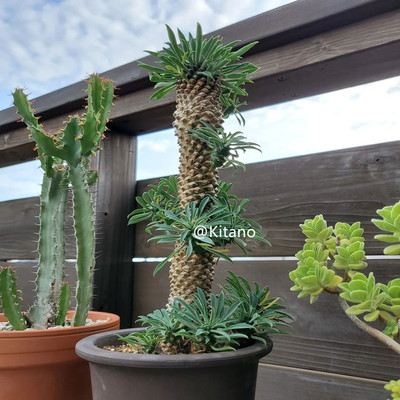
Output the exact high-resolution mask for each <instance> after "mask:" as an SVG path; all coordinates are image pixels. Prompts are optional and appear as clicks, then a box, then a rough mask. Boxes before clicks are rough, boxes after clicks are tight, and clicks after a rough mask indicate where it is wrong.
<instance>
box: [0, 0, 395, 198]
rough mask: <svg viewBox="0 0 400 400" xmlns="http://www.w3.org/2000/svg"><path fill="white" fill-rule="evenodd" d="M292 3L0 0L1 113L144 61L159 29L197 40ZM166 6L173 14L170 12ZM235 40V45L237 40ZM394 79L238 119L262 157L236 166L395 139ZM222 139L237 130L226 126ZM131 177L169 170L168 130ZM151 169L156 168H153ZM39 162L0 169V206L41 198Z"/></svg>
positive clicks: (171, 146) (159, 38)
mask: <svg viewBox="0 0 400 400" xmlns="http://www.w3.org/2000/svg"><path fill="white" fill-rule="evenodd" d="M290 2H291V0H264V1H262V0H241V1H240V2H235V6H234V7H232V6H229V5H228V4H229V2H226V1H224V0H197V1H196V2H188V1H185V0H176V1H173V2H172V1H168V0H150V1H149V0H135V1H130V0H113V1H109V0H97V1H96V2H94V1H87V0H86V1H84V0H57V1H56V0H47V1H45V0H20V1H15V0H1V1H0V37H2V40H1V42H0V54H5V57H3V58H2V62H1V63H0V109H4V108H7V107H9V106H10V105H11V96H10V93H11V91H12V90H13V88H14V87H16V86H20V87H23V88H26V90H27V92H28V93H30V94H31V98H34V97H37V96H39V95H42V94H45V93H48V92H50V91H52V90H55V89H58V88H60V87H63V86H66V85H68V84H71V83H74V82H76V81H79V80H81V79H83V78H85V77H86V76H87V75H88V74H89V73H91V72H103V71H106V70H108V69H111V68H114V67H117V66H119V65H122V64H125V63H128V62H130V61H133V60H135V59H138V58H141V57H143V56H144V55H145V54H144V52H143V51H144V50H145V49H149V50H157V49H159V48H161V47H162V46H163V43H164V42H165V41H166V34H165V27H164V25H165V24H169V25H170V26H171V27H172V28H176V27H179V28H180V29H182V30H183V31H185V32H188V31H193V29H194V27H195V24H196V22H200V23H201V24H202V26H203V30H204V31H205V32H210V31H213V30H215V29H219V28H221V27H223V26H226V25H229V24H232V23H235V22H237V21H239V20H242V19H245V18H248V17H251V16H254V15H257V14H259V13H261V12H265V11H268V10H270V9H272V8H275V7H279V6H282V5H284V4H287V3H290ZM171 4H173V7H171ZM238 39H240V38H238ZM399 103H400V79H399V78H394V79H390V80H386V81H382V82H376V83H371V84H368V85H364V86H361V87H355V88H349V89H345V90H341V91H338V92H334V93H328V94H324V95H321V96H315V97H312V98H308V99H302V100H296V101H293V102H289V103H285V104H279V105H275V106H271V107H267V108H263V109H257V110H253V111H249V112H247V113H245V116H246V120H247V123H246V126H245V127H244V129H243V130H244V133H245V134H246V136H247V137H248V139H249V140H251V141H255V142H257V143H260V144H261V146H262V149H263V153H262V154H259V153H258V152H248V153H246V154H245V155H244V156H243V157H242V161H244V162H257V161H262V160H269V159H277V158H282V157H290V156H294V155H299V154H307V153H313V152H320V151H327V150H332V149H337V148H345V147H353V146H357V145H363V144H369V143H377V142H380V141H382V142H383V141H389V140H396V139H397V138H398V132H399V127H400V126H399V125H400V123H399V121H398V119H399V118H398V116H397V115H398V111H397V110H396V105H398V104H399ZM226 128H227V129H228V130H238V129H239V127H238V126H237V125H236V124H235V121H234V120H232V121H228V122H227V124H226ZM138 146H139V156H138V178H139V179H143V178H147V177H154V176H161V175H166V174H170V173H175V172H176V171H177V159H178V150H177V145H176V143H175V137H174V135H173V133H172V131H171V130H166V131H163V132H158V133H154V134H149V135H144V136H141V137H140V138H139V143H138ZM155 160H157V162H155ZM40 181H41V171H40V169H39V168H38V167H37V163H35V162H31V163H28V164H20V165H17V166H13V167H7V168H1V169H0V201H2V200H7V199H12V198H19V197H29V196H33V195H37V194H38V193H39V182H40Z"/></svg>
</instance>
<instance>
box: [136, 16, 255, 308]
mask: <svg viewBox="0 0 400 400" xmlns="http://www.w3.org/2000/svg"><path fill="white" fill-rule="evenodd" d="M167 30H168V37H169V42H168V43H167V46H168V48H164V49H163V50H162V51H160V52H151V51H149V52H148V53H150V54H151V55H153V56H155V57H156V58H158V59H159V61H157V63H158V66H152V65H148V64H144V63H141V62H140V63H139V65H140V66H141V67H143V68H145V69H147V70H149V71H150V80H151V81H153V82H156V86H155V87H156V88H158V89H159V90H158V91H157V92H155V93H154V95H153V96H152V99H160V98H161V97H163V96H165V95H166V94H167V93H169V92H170V91H172V90H174V89H176V111H175V113H174V117H175V120H174V122H173V126H174V127H175V135H176V136H177V138H178V145H179V153H180V158H179V162H180V165H179V178H178V196H179V206H180V209H181V210H185V209H186V210H187V211H185V215H186V216H187V219H189V220H190V221H189V222H188V223H187V225H186V226H187V228H188V229H192V228H193V227H194V225H195V223H196V222H195V221H194V219H196V218H197V217H196V218H192V217H193V216H194V215H197V214H196V213H195V212H194V208H193V207H194V206H193V204H195V205H197V206H198V207H199V209H200V208H201V209H202V210H203V211H207V210H210V208H211V207H212V205H213V204H214V202H215V197H216V196H217V192H218V185H219V179H218V174H217V169H216V165H215V160H218V166H222V165H223V164H224V162H223V159H224V158H226V157H228V158H229V157H230V156H231V155H232V151H235V148H234V145H235V144H236V145H237V147H236V149H238V148H239V149H241V150H244V149H245V148H255V145H254V144H252V143H251V144H249V145H248V146H247V147H246V145H245V143H244V142H243V141H242V139H243V137H242V136H239V137H237V136H238V135H236V134H235V135H236V136H234V138H233V139H232V137H231V136H232V135H231V136H229V137H227V136H226V135H225V137H224V138H225V139H223V137H221V135H220V134H221V131H222V132H223V128H222V123H223V118H224V117H226V116H228V115H229V114H231V113H238V111H237V107H238V106H239V102H238V96H239V95H242V96H246V95H247V93H246V91H245V90H244V89H243V88H241V86H242V85H243V84H244V83H246V82H251V81H250V80H249V79H248V78H247V76H248V75H249V74H250V73H252V72H255V71H256V70H257V69H258V68H257V67H255V66H254V65H253V64H250V63H247V62H241V63H240V62H239V60H240V59H241V57H242V55H243V54H244V53H245V52H247V51H248V50H249V49H250V48H251V47H253V46H254V45H255V44H256V43H251V44H248V45H247V46H244V47H242V48H241V49H240V50H236V51H235V50H234V47H235V46H236V45H237V44H238V42H237V41H236V42H232V43H229V44H223V43H222V38H220V37H212V38H210V39H203V37H202V30H201V27H200V25H199V24H198V25H197V32H196V36H195V37H193V36H192V35H191V34H189V38H188V39H186V38H185V36H184V35H183V33H182V32H181V31H180V30H178V37H179V41H180V43H179V44H178V41H177V38H176V37H175V34H174V33H173V32H172V30H171V29H170V28H169V27H168V26H167ZM205 128H206V129H205ZM207 131H208V132H207ZM207 133H208V136H207ZM204 136H206V137H204ZM213 136H215V137H216V138H218V137H221V140H224V143H223V144H222V145H221V141H220V143H219V144H220V146H219V147H218V145H216V146H215V147H214V148H211V147H210V146H212V144H213V143H215V140H213V139H215V138H213ZM222 136H223V135H222ZM208 139H210V140H208ZM228 139H229V140H230V141H229V143H227V140H228ZM217 142H218V141H217ZM224 144H225V146H224ZM229 146H233V148H230V147H229ZM219 152H222V153H223V154H220V153H219ZM216 153H218V154H216ZM203 199H208V202H207V204H205V203H203V204H201V202H202V200H203ZM189 206H190V209H189V208H188V207H189ZM189 214H190V215H189ZM141 215H143V214H141ZM133 216H134V215H133ZM130 222H131V223H135V222H138V220H137V219H136V220H135V218H131V221H130ZM175 225H176V226H178V225H179V224H178V223H176V224H175ZM164 227H165V226H164ZM158 228H159V229H162V227H161V226H159V227H158ZM192 233H193V232H192ZM184 237H185V240H184V241H182V240H176V244H175V251H174V253H173V255H172V258H171V266H170V285H171V286H170V296H169V303H170V304H172V303H173V299H174V298H180V299H182V300H184V301H190V300H191V298H192V297H193V295H194V294H195V293H196V291H197V288H201V289H202V290H204V291H205V292H206V293H207V294H208V295H209V294H210V292H211V285H212V281H213V276H214V266H215V264H216V258H215V255H216V254H217V255H219V256H223V253H221V252H219V253H218V252H216V251H213V250H212V247H213V245H214V243H213V242H212V241H211V242H210V241H207V242H206V239H204V238H203V240H204V242H203V243H199V242H197V243H196V242H193V241H192V240H188V239H187V238H188V237H189V235H186V234H184ZM175 239H176V238H175ZM162 240H164V241H166V240H169V241H174V238H172V239H171V237H170V238H169V239H167V238H166V239H162ZM205 242H206V243H205Z"/></svg>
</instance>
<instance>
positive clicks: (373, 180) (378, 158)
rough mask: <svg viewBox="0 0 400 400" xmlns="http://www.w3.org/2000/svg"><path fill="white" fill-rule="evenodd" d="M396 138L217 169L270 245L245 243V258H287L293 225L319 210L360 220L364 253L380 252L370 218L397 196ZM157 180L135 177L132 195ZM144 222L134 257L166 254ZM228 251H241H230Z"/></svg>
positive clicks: (295, 243)
mask: <svg viewBox="0 0 400 400" xmlns="http://www.w3.org/2000/svg"><path fill="white" fill-rule="evenodd" d="M399 165H400V142H391V143H383V144H379V145H372V146H363V147H358V148H352V149H346V150H338V151H332V152H326V153H320V154H313V155H307V156H301V157H293V158H287V159H282V160H277V161H267V162H261V163H256V164H250V165H248V167H247V170H246V172H244V173H243V172H242V171H239V172H234V171H232V170H231V169H228V170H224V171H222V172H221V173H220V175H221V179H222V180H223V181H226V182H233V187H232V193H235V194H237V195H238V196H239V197H240V198H249V199H250V203H249V204H248V206H247V214H246V215H247V216H248V217H249V218H252V219H255V220H256V221H257V222H259V223H260V224H261V225H262V227H263V232H264V233H266V237H267V238H268V240H269V241H270V242H271V243H272V246H271V247H269V246H268V245H266V244H258V243H255V242H251V243H249V246H248V254H249V255H250V256H272V255H277V256H293V255H294V254H295V253H296V252H297V251H298V250H299V249H301V248H302V247H303V235H302V233H301V230H300V228H299V224H300V223H302V222H304V220H305V219H306V218H313V217H314V216H315V215H316V214H324V216H325V217H326V219H327V221H328V222H329V223H330V224H335V223H336V222H339V221H341V222H355V221H361V223H362V226H363V228H364V229H365V237H366V249H367V253H368V254H382V248H383V247H384V245H383V244H382V243H379V242H377V241H375V240H373V236H374V235H375V234H376V233H377V232H378V230H377V228H376V227H375V226H374V225H373V224H372V223H371V222H370V221H371V218H374V217H376V210H377V209H379V208H382V207H383V206H385V205H390V204H393V203H395V202H396V201H398V199H399V184H398V182H399V179H400V172H399V168H398V166H399ZM156 181H157V179H152V180H146V181H139V182H138V194H141V193H143V191H145V190H146V187H147V185H148V184H149V183H155V182H156ZM144 226H145V224H144V223H142V224H139V226H138V228H137V236H136V256H137V257H160V256H164V255H167V254H169V252H170V251H171V249H172V247H171V246H169V245H168V244H156V243H155V242H149V243H148V242H147V240H148V239H149V237H150V236H149V235H148V234H146V233H145V232H144ZM231 254H232V255H242V253H241V252H240V251H239V250H237V249H232V251H231Z"/></svg>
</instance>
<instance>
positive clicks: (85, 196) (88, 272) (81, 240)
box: [69, 163, 94, 326]
mask: <svg viewBox="0 0 400 400" xmlns="http://www.w3.org/2000/svg"><path fill="white" fill-rule="evenodd" d="M86 172H87V171H86V168H85V166H84V165H83V164H82V163H79V164H78V165H77V166H76V167H74V166H72V165H71V166H70V170H69V179H70V182H71V185H72V188H73V193H74V220H75V235H76V245H77V249H78V252H77V260H76V270H77V273H78V286H77V288H76V310H75V314H74V317H73V326H82V325H85V322H86V317H87V313H88V311H89V306H90V300H91V298H92V277H93V269H94V216H93V206H92V196H91V194H90V189H89V186H88V184H87V180H86V175H87V174H86Z"/></svg>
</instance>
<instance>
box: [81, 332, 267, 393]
mask: <svg viewBox="0 0 400 400" xmlns="http://www.w3.org/2000/svg"><path fill="white" fill-rule="evenodd" d="M133 331H139V329H123V330H119V331H113V332H106V333H100V334H97V335H93V336H90V337H87V338H85V339H83V340H81V341H80V342H78V343H77V345H76V353H77V354H78V356H80V357H82V358H83V359H85V360H87V361H89V363H90V373H91V379H92V390H93V399H94V400H110V399H113V400H128V399H132V400H134V399H147V400H172V399H173V400H225V399H226V400H228V399H229V400H254V396H255V388H256V380H257V369H258V362H259V360H260V358H262V357H264V356H265V355H267V354H268V353H269V352H270V351H271V350H272V342H271V341H268V342H267V345H263V344H262V343H255V344H253V345H251V346H249V347H246V348H244V349H240V350H237V351H227V352H221V353H209V354H189V355H186V354H185V355H171V356H168V355H152V354H130V353H119V352H111V351H108V350H103V349H102V347H103V346H107V345H115V344H117V343H118V338H117V336H116V334H119V335H123V336H125V335H128V334H129V333H131V332H133Z"/></svg>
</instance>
